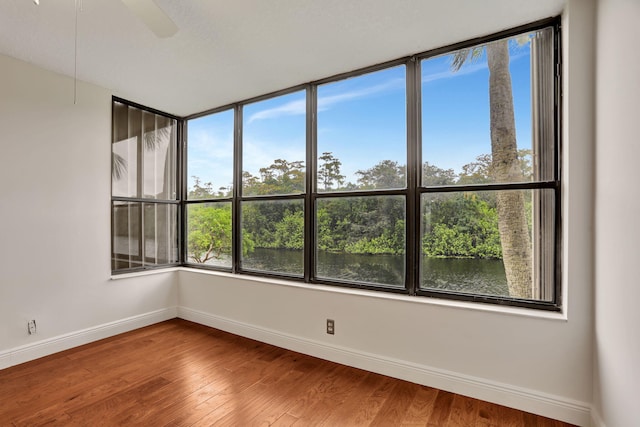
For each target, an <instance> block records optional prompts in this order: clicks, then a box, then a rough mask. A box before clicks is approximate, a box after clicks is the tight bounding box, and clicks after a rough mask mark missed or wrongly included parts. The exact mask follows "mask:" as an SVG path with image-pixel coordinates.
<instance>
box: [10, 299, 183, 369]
mask: <svg viewBox="0 0 640 427" xmlns="http://www.w3.org/2000/svg"><path fill="white" fill-rule="evenodd" d="M177 313H178V309H177V307H170V308H164V309H161V310H156V311H152V312H149V313H144V314H140V315H137V316H132V317H128V318H126V319H121V320H117V321H115V322H110V323H105V324H102V325H98V326H94V327H91V328H87V329H83V330H80V331H75V332H71V333H68V334H64V335H59V336H57V337H53V338H47V339H44V340H42V341H38V342H35V343H32V344H28V345H24V346H21V347H16V348H13V349H9V350H7V351H3V352H2V353H0V369H5V368H8V367H10V366H14V365H19V364H20V363H24V362H28V361H30V360H35V359H38V358H40V357H44V356H48V355H50V354H54V353H58V352H60V351H63V350H68V349H70V348H73V347H78V346H81V345H84V344H88V343H90V342H93V341H98V340H101V339H103V338H108V337H111V336H114V335H118V334H121V333H123V332H129V331H132V330H134V329H138V328H142V327H144V326H149V325H152V324H154V323H158V322H163V321H165V320H169V319H173V318H175V317H177Z"/></svg>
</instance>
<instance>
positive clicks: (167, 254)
mask: <svg viewBox="0 0 640 427" xmlns="http://www.w3.org/2000/svg"><path fill="white" fill-rule="evenodd" d="M177 218H178V211H177V205H168V204H160V203H145V204H144V260H145V264H151V265H161V264H170V263H174V262H177V261H178V237H177V236H178V233H177Z"/></svg>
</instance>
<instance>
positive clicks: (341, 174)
mask: <svg viewBox="0 0 640 427" xmlns="http://www.w3.org/2000/svg"><path fill="white" fill-rule="evenodd" d="M406 121H407V118H406V71H405V66H404V65H403V66H399V67H394V68H389V69H385V70H382V71H377V72H374V73H369V74H365V75H362V76H358V77H353V78H350V79H346V80H341V81H338V82H334V83H328V84H324V85H321V86H319V87H318V150H317V152H318V159H317V164H318V180H317V188H318V191H332V190H354V189H391V188H404V187H405V186H406V177H405V166H406V162H407V148H406V146H407V132H406Z"/></svg>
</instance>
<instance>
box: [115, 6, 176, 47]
mask: <svg viewBox="0 0 640 427" xmlns="http://www.w3.org/2000/svg"><path fill="white" fill-rule="evenodd" d="M122 3H124V4H125V5H126V6H127V7H128V8H129V9H130V10H131V11H132V12H133V13H134V14H135V15H136V16H137V17H138V18H140V20H141V21H142V22H144V23H145V24H146V25H147V27H149V29H150V30H151V31H153V32H154V33H155V35H156V36H158V37H160V38H167V37H171V36H173V35H174V34H175V33H177V32H178V27H177V26H176V24H174V23H173V21H172V20H171V18H169V17H168V16H167V14H166V13H164V11H163V10H162V9H160V7H158V5H157V4H155V2H154V1H153V0H122Z"/></svg>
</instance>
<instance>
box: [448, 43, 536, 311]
mask: <svg viewBox="0 0 640 427" xmlns="http://www.w3.org/2000/svg"><path fill="white" fill-rule="evenodd" d="M518 41H519V43H522V41H521V40H518ZM482 49H486V54H487V65H488V67H489V111H490V129H491V159H492V163H491V171H492V174H493V178H494V179H495V182H497V183H508V182H520V181H522V180H523V176H522V171H521V166H520V160H519V158H518V146H517V142H516V126H515V113H514V107H513V90H512V86H511V73H510V71H509V41H508V40H499V41H496V42H492V43H488V44H487V45H486V46H482V47H475V48H471V49H463V50H460V51H458V52H457V53H456V54H455V55H454V57H453V60H452V64H451V67H452V69H453V71H458V70H459V69H460V67H462V65H463V64H464V63H465V62H467V61H469V60H474V59H476V58H478V57H480V55H481V54H482ZM496 201H497V211H498V229H499V232H500V240H501V242H502V254H503V262H504V267H505V273H506V276H507V283H508V286H509V294H510V296H512V297H516V298H531V297H532V285H533V283H532V282H533V278H532V274H533V267H532V251H531V237H530V236H529V227H528V224H527V217H526V211H525V200H524V194H523V192H522V191H498V192H497V195H496Z"/></svg>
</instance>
